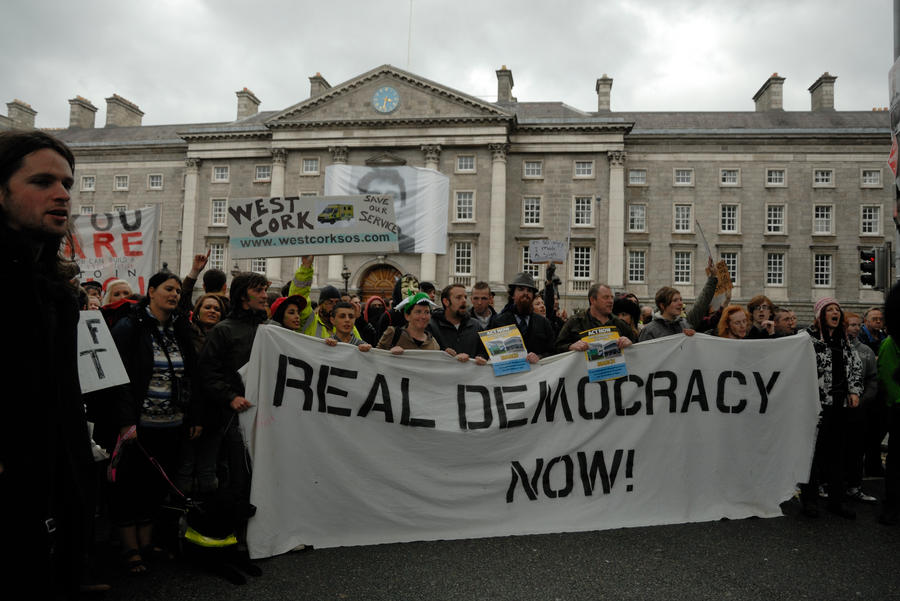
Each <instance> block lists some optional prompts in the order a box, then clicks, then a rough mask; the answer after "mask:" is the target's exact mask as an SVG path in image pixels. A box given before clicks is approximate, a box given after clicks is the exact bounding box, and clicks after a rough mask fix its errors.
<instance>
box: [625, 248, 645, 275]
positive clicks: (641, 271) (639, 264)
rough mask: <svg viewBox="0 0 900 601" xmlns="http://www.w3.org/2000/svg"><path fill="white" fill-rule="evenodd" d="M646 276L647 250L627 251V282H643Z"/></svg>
mask: <svg viewBox="0 0 900 601" xmlns="http://www.w3.org/2000/svg"><path fill="white" fill-rule="evenodd" d="M646 277H647V251H645V250H630V249H629V251H628V283H629V284H643V283H644V281H645V279H646Z"/></svg>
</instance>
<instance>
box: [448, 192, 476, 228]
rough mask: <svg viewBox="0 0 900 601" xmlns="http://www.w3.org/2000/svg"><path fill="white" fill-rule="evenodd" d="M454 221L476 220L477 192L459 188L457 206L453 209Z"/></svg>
mask: <svg viewBox="0 0 900 601" xmlns="http://www.w3.org/2000/svg"><path fill="white" fill-rule="evenodd" d="M453 215H454V218H453V220H454V221H475V192H474V191H472V190H458V191H457V192H456V208H455V210H454V211H453Z"/></svg>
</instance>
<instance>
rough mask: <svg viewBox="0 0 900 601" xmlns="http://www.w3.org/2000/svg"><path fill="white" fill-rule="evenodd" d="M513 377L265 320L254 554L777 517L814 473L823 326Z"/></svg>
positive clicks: (257, 387) (250, 385)
mask: <svg viewBox="0 0 900 601" xmlns="http://www.w3.org/2000/svg"><path fill="white" fill-rule="evenodd" d="M625 357H626V360H627V362H628V374H629V375H628V376H627V377H625V378H622V379H619V380H614V381H605V382H597V383H588V376H587V372H586V367H585V362H584V355H583V353H574V352H570V353H565V354H563V355H558V356H556V357H551V358H549V359H545V360H544V361H542V362H541V363H540V364H538V365H534V366H532V369H531V370H530V371H529V372H525V373H519V374H514V375H510V376H504V377H495V376H494V375H493V371H492V370H491V369H490V368H489V367H479V366H476V365H475V364H474V362H469V363H468V364H461V363H459V362H457V361H456V360H454V359H452V358H450V357H449V356H447V355H445V354H444V353H439V352H434V351H431V352H429V351H407V352H406V353H404V354H403V355H402V356H393V355H390V354H389V353H388V352H386V351H376V350H373V351H370V352H369V353H361V352H360V351H359V350H358V349H357V348H356V347H352V346H348V345H338V346H337V347H335V348H332V347H328V346H326V345H325V344H324V343H323V342H322V341H321V340H317V339H313V338H309V337H306V336H303V335H301V334H296V333H293V332H290V331H288V330H285V329H282V328H278V327H276V326H261V327H260V328H259V331H258V333H257V336H256V341H255V343H254V346H253V353H252V355H251V358H250V363H249V364H248V365H247V366H246V369H245V374H246V377H247V380H246V384H247V397H248V398H249V399H250V400H251V401H252V402H253V403H255V406H254V407H253V408H252V409H251V410H250V411H248V412H246V413H244V414H242V416H241V424H242V426H243V428H244V431H245V435H246V437H247V443H248V446H249V448H250V452H251V456H252V459H253V486H252V493H251V502H252V503H253V504H254V505H256V506H257V513H256V516H255V517H254V518H252V519H251V520H250V528H249V534H248V540H249V544H250V552H251V556H252V557H255V558H258V557H268V556H271V555H276V554H279V553H283V552H286V551H288V550H290V549H291V548H293V547H295V546H296V545H298V544H301V543H302V544H306V545H314V546H316V547H334V546H344V545H368V544H378V543H393V542H407V541H417V540H437V539H460V538H476V537H486V536H505V535H514V534H537V533H548V532H574V531H584V530H598V529H605V528H620V527H626V526H646V525H654V524H672V523H681V522H695V521H706V520H716V519H720V518H722V517H727V518H744V517H748V516H759V517H773V516H778V515H781V511H780V509H779V504H780V503H781V502H783V501H784V500H786V499H788V498H790V497H791V495H792V494H793V493H794V490H795V484H796V483H797V482H802V481H805V480H806V479H807V477H808V475H809V468H810V463H811V461H812V451H813V445H814V439H815V431H816V421H817V414H818V396H817V393H816V371H815V358H814V355H813V351H812V346H811V344H810V341H809V338H808V337H807V335H806V334H803V333H801V334H798V335H796V336H792V337H788V338H782V339H779V340H774V341H769V340H745V341H733V340H727V339H720V338H712V337H708V336H704V335H702V334H698V335H696V336H693V337H685V336H676V337H670V338H663V339H659V340H653V341H650V342H646V343H641V344H637V345H634V346H632V347H630V348H628V349H626V350H625Z"/></svg>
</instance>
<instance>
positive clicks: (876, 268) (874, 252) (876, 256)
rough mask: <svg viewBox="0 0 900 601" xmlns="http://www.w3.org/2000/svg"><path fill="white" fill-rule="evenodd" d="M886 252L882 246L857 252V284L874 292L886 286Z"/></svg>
mask: <svg viewBox="0 0 900 601" xmlns="http://www.w3.org/2000/svg"><path fill="white" fill-rule="evenodd" d="M887 274H888V264H887V252H886V250H885V248H884V247H883V246H881V247H876V248H871V249H869V250H861V251H859V283H860V284H862V285H864V286H871V287H872V288H874V289H875V290H884V289H885V287H886V285H887V279H888V278H887Z"/></svg>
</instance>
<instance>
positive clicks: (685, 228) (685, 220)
mask: <svg viewBox="0 0 900 601" xmlns="http://www.w3.org/2000/svg"><path fill="white" fill-rule="evenodd" d="M693 208H694V207H693V205H675V206H674V208H673V211H674V217H673V226H674V227H673V229H674V231H675V232H676V233H679V234H687V233H690V232H691V231H692V225H693V220H692V219H691V216H692V214H693Z"/></svg>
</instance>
